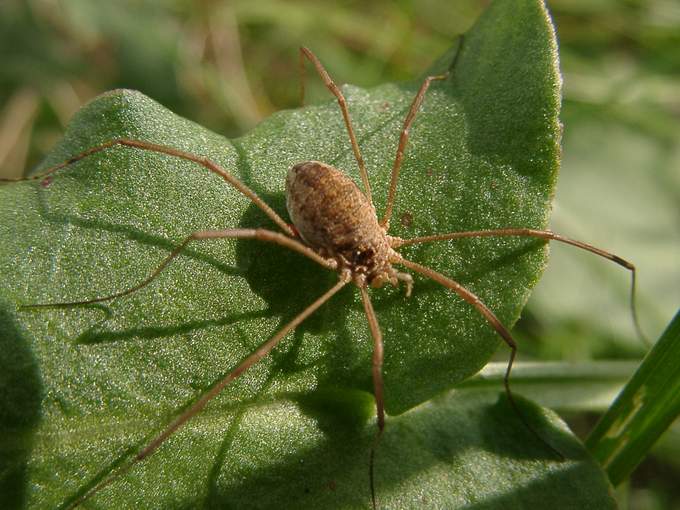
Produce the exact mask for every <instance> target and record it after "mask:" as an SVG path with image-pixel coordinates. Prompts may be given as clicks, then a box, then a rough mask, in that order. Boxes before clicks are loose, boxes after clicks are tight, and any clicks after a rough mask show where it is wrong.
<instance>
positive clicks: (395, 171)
mask: <svg viewBox="0 0 680 510" xmlns="http://www.w3.org/2000/svg"><path fill="white" fill-rule="evenodd" d="M447 76H448V74H440V75H437V76H428V77H427V78H425V81H424V82H423V84H422V85H421V86H420V89H419V90H418V93H417V94H416V97H414V98H413V102H412V103H411V108H409V110H408V114H407V115H406V119H404V127H403V128H402V130H401V135H399V145H398V147H397V155H396V156H395V158H394V165H393V166H392V178H391V180H390V190H389V194H388V195H387V205H386V207H385V216H383V219H382V221H381V222H380V225H381V226H382V227H383V228H385V230H389V228H390V219H391V218H392V208H393V206H394V198H395V196H396V194H397V181H398V180H399V171H400V170H401V162H402V160H403V159H404V151H405V150H406V144H407V143H408V137H409V132H410V130H411V124H413V120H414V119H415V118H416V115H417V114H418V110H419V109H420V105H422V104H423V99H425V93H426V92H427V89H429V88H430V84H431V83H432V82H433V81H434V80H443V79H445V78H446V77H447Z"/></svg>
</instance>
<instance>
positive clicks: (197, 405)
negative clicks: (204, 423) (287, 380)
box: [69, 275, 350, 508]
mask: <svg viewBox="0 0 680 510" xmlns="http://www.w3.org/2000/svg"><path fill="white" fill-rule="evenodd" d="M349 281H350V279H349V277H348V276H347V275H342V276H341V277H340V280H339V281H338V283H336V284H335V285H334V286H333V287H331V288H330V289H329V290H328V291H327V292H326V293H325V294H324V295H322V296H321V297H319V298H318V299H317V300H316V301H314V302H313V303H312V304H311V305H309V306H308V307H307V308H305V309H304V310H303V311H302V312H301V313H300V314H299V315H298V316H297V317H295V318H294V319H293V320H292V321H290V322H289V323H288V324H286V325H285V326H284V327H283V328H281V329H280V330H279V331H278V332H277V333H276V334H275V335H274V336H273V337H271V338H270V339H269V340H267V341H266V342H265V343H263V344H262V345H261V346H260V347H258V348H257V350H256V351H254V352H253V353H252V354H250V355H249V356H248V357H246V358H245V359H244V360H243V361H241V363H240V364H239V365H238V366H237V367H236V368H235V369H234V370H232V371H231V372H229V373H228V374H227V375H226V376H225V377H224V378H223V379H221V380H220V381H218V382H217V383H215V385H213V386H212V387H211V388H210V389H209V390H208V391H206V392H205V393H204V394H203V395H201V397H200V398H199V399H198V400H197V401H196V402H194V404H192V405H191V407H189V408H188V409H187V410H186V411H184V412H183V413H182V414H181V415H180V416H178V417H177V418H175V419H174V420H173V421H172V422H171V423H170V425H168V426H167V427H166V428H165V429H164V430H163V431H162V432H161V433H160V434H158V435H157V436H156V437H155V438H154V439H153V440H151V441H150V442H149V444H147V445H146V446H145V447H144V448H142V449H141V450H140V451H139V452H138V453H137V455H135V456H134V457H133V458H132V459H131V460H130V461H129V462H127V463H126V464H124V465H122V466H121V467H120V468H119V469H118V470H117V471H116V472H114V473H113V474H112V475H111V476H109V477H107V478H105V479H103V480H102V481H100V482H99V483H98V484H96V485H95V486H94V487H92V488H91V489H89V490H88V491H87V492H85V494H83V495H82V496H81V497H80V498H78V499H77V500H76V501H74V502H73V503H72V504H71V505H70V506H69V508H75V507H76V506H78V505H80V504H81V503H83V502H84V501H85V500H87V499H89V498H91V497H92V496H94V495H95V494H96V493H97V492H99V491H100V490H101V489H103V488H104V487H106V486H107V485H109V484H111V483H112V482H113V481H115V480H116V479H117V478H119V477H120V476H122V475H124V474H125V473H127V472H128V471H129V470H130V469H131V468H132V467H134V466H135V464H137V463H139V462H141V461H142V460H144V459H145V458H146V457H148V456H149V455H151V454H152V453H153V452H154V451H156V449H158V447H159V446H160V445H161V444H163V443H164V442H165V440H166V439H168V438H169V437H170V436H171V435H172V434H174V433H175V432H176V431H177V430H178V429H179V428H180V427H181V426H182V425H184V424H185V423H186V422H187V421H189V420H190V419H191V418H193V417H194V416H195V415H196V414H198V413H199V412H200V411H201V410H202V409H203V408H204V407H205V406H206V404H207V403H208V402H210V401H211V400H212V399H213V398H215V397H216V396H217V395H219V394H220V393H221V392H222V390H223V389H224V388H225V387H226V386H227V385H229V383H231V382H232V381H233V380H234V379H236V378H237V377H239V376H240V375H241V374H243V373H244V372H245V371H246V370H248V369H249V368H250V367H252V366H253V365H254V364H255V363H257V362H258V361H260V360H261V359H262V358H264V357H265V356H266V355H267V354H269V353H270V352H271V350H272V349H273V348H274V347H276V345H277V344H278V343H279V342H280V341H281V340H282V339H283V338H284V337H285V336H286V335H287V334H288V333H290V332H291V331H292V330H293V329H295V328H296V327H297V326H298V325H300V323H302V321H304V320H305V319H306V318H307V317H309V316H310V315H311V314H312V313H314V312H315V311H316V310H317V309H318V308H319V307H320V306H321V305H323V304H324V303H325V302H326V301H328V300H329V299H330V298H331V297H333V295H334V294H336V293H337V292H338V291H339V290H340V289H342V288H343V287H344V286H345V285H347V283H348V282H349Z"/></svg>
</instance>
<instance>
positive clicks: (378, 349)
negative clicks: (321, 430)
mask: <svg viewBox="0 0 680 510" xmlns="http://www.w3.org/2000/svg"><path fill="white" fill-rule="evenodd" d="M359 290H361V300H362V301H363V303H364V311H365V312H366V319H368V328H369V329H370V330H371V336H372V337H373V394H374V395H375V407H376V411H377V415H378V432H377V433H376V435H375V439H374V440H373V444H372V445H371V455H370V459H369V465H368V466H369V467H368V476H369V480H370V485H371V501H372V503H373V508H374V510H375V508H377V505H376V499H375V480H374V465H375V451H376V449H377V448H378V443H379V442H380V438H381V437H382V434H383V431H384V430H385V401H384V399H383V387H384V386H383V377H382V365H383V358H384V348H383V339H382V332H381V331H380V326H379V325H378V318H377V317H376V316H375V310H373V303H371V298H370V296H369V295H368V291H367V290H366V287H359Z"/></svg>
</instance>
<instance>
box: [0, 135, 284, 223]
mask: <svg viewBox="0 0 680 510" xmlns="http://www.w3.org/2000/svg"><path fill="white" fill-rule="evenodd" d="M116 145H120V146H122V147H131V148H135V149H141V150H146V151H150V152H157V153H160V154H167V155H168V156H174V157H177V158H180V159H184V160H187V161H193V162H194V163H198V164H199V165H201V166H203V167H205V168H207V169H208V170H210V171H211V172H213V173H214V174H217V175H219V176H220V177H222V178H223V179H224V180H225V181H227V182H228V183H229V184H231V185H232V186H233V187H234V188H236V189H237V190H238V191H240V192H241V193H242V194H243V195H245V196H246V197H248V198H249V199H250V200H252V201H253V203H254V204H255V205H256V206H257V207H259V208H260V209H261V210H262V211H263V212H264V213H265V214H266V215H267V216H269V218H271V220H272V221H273V222H274V223H276V224H277V225H278V226H279V227H280V228H281V230H283V231H284V232H285V233H286V234H288V235H289V236H291V237H295V233H294V232H293V229H291V228H290V226H289V225H288V224H287V223H286V222H285V221H283V219H281V216H279V215H278V214H276V212H274V210H273V209H272V208H271V207H269V206H268V205H267V204H266V203H265V202H264V201H263V200H262V199H261V198H260V197H259V196H257V194H256V193H255V192H254V191H253V190H251V189H250V188H249V187H248V186H246V185H245V184H244V183H243V182H241V181H240V180H238V179H237V178H236V177H234V176H233V175H231V174H230V173H229V172H227V171H226V170H225V169H224V168H222V167H221V166H219V165H218V164H216V163H213V162H212V161H211V160H209V159H207V158H203V157H201V156H197V155H195V154H191V153H189V152H184V151H181V150H178V149H174V148H172V147H166V146H165V145H159V144H156V143H151V142H143V141H140V140H131V139H129V138H118V139H116V140H110V141H108V142H105V143H102V144H101V145H96V146H95V147H91V148H89V149H87V150H85V151H83V152H81V153H80V154H77V155H76V156H73V157H71V158H69V159H67V160H66V161H64V162H63V163H60V164H58V165H55V166H53V167H50V168H48V169H47V170H45V171H43V172H40V173H39V174H36V175H33V176H30V177H19V178H15V179H4V178H2V179H0V181H2V182H16V181H31V180H38V179H44V178H45V177H48V176H49V175H51V174H52V173H54V172H56V171H57V170H61V169H62V168H64V167H67V166H69V165H71V164H73V163H75V162H76V161H80V160H81V159H85V158H86V157H88V156H91V155H93V154H96V153H97V152H101V151H103V150H106V149H109V148H111V147H114V146H116Z"/></svg>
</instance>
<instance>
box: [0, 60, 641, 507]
mask: <svg viewBox="0 0 680 510" xmlns="http://www.w3.org/2000/svg"><path fill="white" fill-rule="evenodd" d="M305 58H307V59H309V61H310V62H311V63H312V64H313V65H314V67H315V68H316V70H317V72H318V73H319V75H320V77H321V79H322V80H323V82H324V84H325V85H326V87H327V88H328V89H329V90H330V92H331V93H333V95H335V97H336V98H337V100H338V104H339V105H340V110H341V112H342V116H343V119H344V123H345V126H346V128H347V132H348V134H349V139H350V142H351V146H352V150H353V152H354V157H355V159H356V161H357V164H358V166H359V171H360V175H361V180H362V183H363V187H364V192H362V191H361V190H360V189H359V188H358V187H357V185H356V184H355V183H354V181H352V180H351V179H350V178H349V177H348V176H346V175H345V174H344V173H342V172H341V171H340V170H338V169H336V168H333V167H332V166H330V165H327V164H325V163H322V162H319V161H305V162H302V163H298V164H296V165H295V166H293V167H292V168H291V169H290V170H289V171H288V175H287V178H286V207H287V209H288V213H289V215H290V218H291V220H292V222H293V224H292V225H289V224H287V223H286V222H285V221H284V220H283V219H282V218H281V217H280V216H279V215H278V214H277V213H276V212H274V210H273V209H272V208H271V207H269V206H268V205H267V204H266V203H265V202H263V201H262V199H260V198H259V197H258V196H257V195H256V194H255V192H253V191H252V190H251V189H250V188H249V187H248V186H246V185H245V184H244V183H243V182H241V181H239V180H238V179H237V178H236V177H234V176H232V175H231V174H230V173H228V172H227V171H226V170H225V169H223V168H221V167H220V166H219V165H217V164H215V163H213V162H212V161H210V160H208V159H206V158H203V157H200V156H197V155H194V154H190V153H187V152H183V151H180V150H177V149H174V148H171V147H166V146H162V145H157V144H154V143H150V142H144V141H139V140H130V139H116V140H111V141H109V142H106V143H103V144H101V145H98V146H95V147H92V148H90V149H88V150H86V151H84V152H82V153H80V154H78V155H76V156H73V157H72V158H70V159H69V160H67V161H65V162H63V163H61V164H59V165H56V166H53V167H51V168H49V169H47V170H45V171H44V172H42V173H40V174H38V175H35V176H31V177H27V178H22V179H2V180H4V181H10V180H12V181H17V180H31V179H45V178H47V176H49V175H50V174H52V173H54V172H56V171H57V170H60V169H62V168H64V167H66V166H69V165H71V164H73V163H75V162H77V161H80V160H82V159H84V158H86V157H88V156H91V155H92V154H95V153H97V152H101V151H103V150H106V149H108V148H111V147H114V146H117V145H119V146H123V147H129V148H136V149H140V150H145V151H152V152H157V153H163V154H167V155H170V156H175V157H177V158H181V159H184V160H188V161H192V162H195V163H197V164H199V165H201V166H203V167H205V168H206V169H208V170H210V171H211V172H213V173H215V174H217V175H219V176H220V177H222V178H223V179H224V180H225V181H227V183H229V184H230V185H231V186H233V187H234V188H236V190H238V191H239V192H241V193H242V194H243V195H245V196H246V197H248V198H249V199H250V200H251V201H252V202H253V203H254V204H255V205H256V206H257V207H259V208H260V209H261V210H262V211H263V212H264V213H265V214H266V215H267V216H268V217H269V218H271V219H272V221H274V223H275V224H276V225H277V226H278V227H279V228H280V229H281V230H282V232H274V231H271V230H265V229H260V228H257V229H247V228H238V229H225V230H203V231H198V232H194V233H192V234H191V235H190V236H188V237H187V238H186V239H185V240H184V241H183V242H182V243H181V244H180V245H179V246H177V247H176V248H175V249H174V250H173V251H172V252H171V253H170V254H169V255H168V256H167V257H166V258H165V260H163V262H162V263H161V264H160V265H159V266H158V267H157V268H156V269H155V270H154V271H153V273H151V275H150V276H148V277H147V278H146V279H145V280H143V281H142V282H141V283H139V284H137V285H135V286H133V287H131V288H128V289H126V290H123V291H121V292H117V293H115V294H111V295H109V296H105V297H99V298H95V299H88V300H84V301H73V302H64V303H46V304H35V305H27V307H30V308H36V307H70V306H78V305H87V304H92V303H99V302H103V301H109V300H111V299H115V298H118V297H122V296H125V295H128V294H131V293H133V292H135V291H137V290H139V289H141V288H142V287H145V286H146V285H148V284H149V283H151V282H152V281H153V280H154V279H155V278H156V277H157V276H158V275H159V274H160V273H161V272H162V271H163V270H164V269H165V268H166V267H167V266H168V264H170V262H171V261H172V260H173V259H174V258H175V257H176V256H177V255H179V254H180V252H181V251H182V250H183V249H184V248H185V247H186V246H187V245H188V244H189V243H192V242H194V241H201V240H206V239H225V238H228V239H257V240H260V241H265V242H269V243H275V244H278V245H281V246H283V247H285V248H288V249H290V250H293V251H296V252H298V253H300V254H301V255H304V256H305V257H308V258H310V259H311V260H313V261H314V262H316V263H318V264H319V265H321V266H323V267H325V268H327V269H330V270H332V271H337V273H338V275H339V279H338V282H337V283H336V284H335V285H333V287H331V288H330V289H329V290H328V291H326V293H324V294H323V295H322V296H321V297H319V298H317V299H316V301H314V302H313V303H312V304H310V305H309V306H308V307H307V308H305V309H304V310H303V311H302V312H301V313H300V314H298V315H297V316H296V317H295V318H294V319H293V320H291V321H290V322H289V323H288V324H286V325H285V326H284V327H283V328H281V329H280V330H279V331H278V332H277V333H276V334H274V336H273V337H271V338H270V339H269V340H268V341H267V342H265V343H263V344H262V345H261V346H260V347H259V348H258V349H257V350H255V351H254V352H253V353H251V354H250V355H249V356H248V357H246V358H245V359H244V360H243V361H242V362H241V363H240V364H239V365H238V366H237V367H236V368H235V369H234V370H232V371H231V372H230V373H229V374H228V375H227V376H225V377H224V378H223V379H222V380H221V381H219V382H217V383H216V384H215V385H214V386H212V387H211V388H210V389H209V390H208V391H207V392H206V393H204V394H203V395H202V396H201V398H200V399H198V400H197V401H196V402H195V403H194V404H193V405H192V406H191V407H189V408H188V409H187V410H186V411H185V412H184V413H182V414H181V415H180V416H179V417H177V418H176V419H175V420H174V421H173V422H171V423H170V425H168V426H167V427H166V428H165V430H163V431H162V432H161V433H160V434H158V435H157V436H156V437H155V438H154V439H153V440H152V441H151V442H150V443H149V444H147V445H146V446H145V447H144V448H142V449H141V450H140V451H139V452H138V453H137V454H136V455H135V457H134V458H133V459H131V460H130V462H128V463H127V464H125V465H124V466H122V468H120V469H119V470H118V471H117V472H114V473H113V474H112V475H110V476H109V477H107V478H104V479H103V480H102V481H100V482H99V484H97V485H95V486H94V487H93V488H91V489H90V490H89V491H88V492H86V493H85V494H84V495H82V496H81V497H80V498H79V499H78V500H77V501H75V502H74V503H73V504H72V507H75V506H77V505H79V504H80V503H82V502H83V501H84V500H86V499H88V498H89V497H91V496H93V495H94V494H95V493H97V492H99V491H100V490H101V489H102V488H104V487H105V486H107V485H108V484H110V483H111V482H112V481H113V480H115V479H116V478H118V477H119V476H120V475H122V474H123V473H125V472H127V471H128V470H129V469H130V468H132V467H133V466H134V465H135V464H137V463H138V462H140V461H142V460H143V459H145V458H146V457H148V456H149V455H151V454H152V453H153V452H154V451H155V450H156V449H157V448H158V447H159V446H160V445H161V444H162V443H163V442H164V441H165V440H166V439H167V438H168V437H169V436H170V435H171V434H173V433H174V432H175V431H176V430H177V429H179V428H180V427H181V426H182V425H183V424H184V423H186V422H187V421H188V420H190V419H191V418H192V417H193V416H194V415H196V414H197V413H198V412H200V411H201V410H202V409H203V408H204V407H205V405H206V404H207V403H208V402H209V401H210V400H211V399H213V398H214V397H215V396H217V395H218V394H219V393H220V392H221V391H222V390H223V389H224V388H225V387H226V386H227V385H228V384H229V383H230V382H231V381H233V380H234V379H236V378H237V377H238V376H240V375H241V374H243V373H244V372H245V371H246V370H248V368H250V367H251V366H252V365H253V364H255V363H257V362H258V361H259V360H260V359H262V358H263V357H265V356H266V355H267V354H269V352H270V351H271V350H272V349H273V348H274V347H275V346H276V345H277V344H278V343H279V342H280V341H281V340H282V339H283V338H284V337H285V336H286V335H287V334H288V333H290V332H291V331H292V330H294V329H295V328H296V327H297V326H298V325H299V324H300V323H301V322H302V321H304V320H305V319H306V318H307V317H309V316H310V315H311V314H312V313H314V312H315V311H316V310H317V309H318V308H319V307H320V306H321V305H323V304H324V303H325V302H326V301H328V300H329V299H330V298H331V297H332V296H333V295H335V294H336V293H337V292H338V291H339V290H340V289H342V288H343V287H344V286H345V285H347V284H348V283H350V282H351V283H353V284H354V285H356V287H357V288H358V289H359V292H360V294H361V300H362V302H363V307H364V311H365V314H366V319H367V321H368V327H369V330H370V333H371V336H372V338H373V367H372V374H373V389H374V394H375V402H376V410H377V425H378V431H377V433H376V438H375V440H374V442H373V446H372V447H371V452H370V474H369V478H370V488H371V499H372V503H373V507H374V508H375V507H376V497H375V487H374V476H373V465H374V457H375V450H376V446H377V443H378V440H379V438H380V437H381V435H382V433H383V430H384V428H385V410H384V401H383V380H382V363H383V340H382V332H381V330H380V326H379V325H378V320H377V318H376V315H375V311H374V309H373V305H372V304H371V299H370V297H369V294H368V292H367V288H368V287H369V286H370V287H373V288H379V287H382V286H384V285H385V284H391V285H393V286H399V282H404V284H405V285H406V296H409V295H410V293H411V289H412V286H413V279H412V277H411V275H410V274H408V273H405V272H400V271H397V270H396V269H395V268H394V265H399V266H403V267H405V268H407V269H410V270H412V271H414V272H416V273H420V274H421V275H423V276H426V277H427V278H430V279H432V280H434V281H436V282H437V283H439V284H441V285H443V286H444V287H446V288H447V289H450V290H452V291H453V292H455V293H456V294H457V295H458V296H460V297H461V298H462V299H464V300H465V301H467V302H468V303H470V304H471V305H472V306H474V307H475V308H476V309H477V310H478V311H479V312H480V313H481V314H482V315H483V316H484V318H485V319H486V320H487V321H488V323H489V324H490V326H491V327H493V328H494V329H495V330H496V332H497V333H498V334H499V335H500V336H501V338H502V339H503V340H504V341H505V343H506V344H507V345H508V347H509V348H510V359H509V361H508V366H507V368H506V370H505V375H504V378H503V383H504V386H505V391H506V393H507V395H508V399H509V401H510V403H511V405H512V406H513V408H514V409H515V411H516V413H517V415H518V416H519V418H520V419H521V420H522V422H523V423H524V425H525V426H526V427H527V428H528V429H529V430H530V431H531V432H532V433H533V434H534V435H535V436H536V437H538V439H539V440H541V441H542V442H543V443H544V444H546V445H547V446H548V447H549V448H550V449H551V450H553V452H554V453H555V454H556V455H558V456H559V457H561V455H560V453H559V452H557V451H556V450H554V448H552V447H551V446H550V445H549V444H547V443H546V442H545V441H544V440H543V439H542V438H541V437H540V436H539V435H538V433H537V432H536V431H535V430H534V429H533V428H532V427H531V426H530V425H529V423H528V422H527V421H526V420H525V418H524V417H523V415H522V413H521V412H520V411H519V408H518V407H517V405H516V403H515V401H514V399H513V396H512V392H511V390H510V384H509V380H510V372H511V370H512V365H513V362H514V360H515V355H516V353H517V343H516V342H515V340H514V339H513V337H512V335H511V334H510V332H509V331H508V329H507V328H506V327H505V326H504V325H503V324H502V323H501V322H500V321H499V319H498V318H497V317H496V316H495V314H494V313H493V312H492V311H491V310H490V309H489V308H488V307H487V306H486V305H485V304H484V303H483V302H482V301H481V300H480V299H479V298H478V297H477V296H476V295H475V294H473V293H472V292H470V291H469V290H467V289H466V288H465V287H463V286H462V285H460V284H459V283H458V282H456V281H454V280H452V279H450V278H448V277H446V276H444V275H443V274H440V273H438V272H436V271H434V270H432V269H430V268H428V267H425V266H422V265H420V264H417V263H416V262H413V261H410V260H407V259H405V258H403V257H402V256H401V255H400V254H399V253H398V252H397V251H396V249H397V248H400V247H402V246H407V245H411V244H421V243H428V242H434V241H445V240H453V239H461V238H465V237H492V236H523V237H535V238H540V239H544V240H554V241H560V242H563V243H566V244H570V245H572V246H576V247H578V248H581V249H584V250H587V251H590V252H592V253H594V254H596V255H599V256H601V257H604V258H606V259H609V260H611V261H613V262H615V263H617V264H619V265H621V266H623V267H624V268H626V269H628V270H630V271H631V276H632V286H631V307H632V313H633V320H634V323H635V326H636V329H637V331H638V333H639V334H640V335H641V336H642V334H641V332H640V328H639V325H638V321H637V316H636V313H635V303H634V295H635V266H634V265H633V264H631V263H630V262H628V261H626V260H624V259H622V258H620V257H618V256H616V255H614V254H612V253H609V252H606V251H604V250H601V249H599V248H596V247H594V246H591V245H589V244H586V243H583V242H580V241H576V240H573V239H569V238H567V237H564V236H561V235H559V234H556V233H554V232H551V231H548V230H535V229H530V228H504V229H498V230H478V231H470V232H454V233H446V234H435V235H430V236H424V237H416V238H412V239H400V238H398V237H393V236H390V235H389V234H388V232H389V226H390V219H391V217H392V211H393V205H394V200H395V198H396V190H397V181H398V179H399V171H400V168H401V164H402V160H403V157H404V151H405V149H406V145H407V142H408V138H409V129H410V127H411V125H412V124H413V120H414V118H415V117H416V114H417V112H418V110H419V108H420V106H421V104H422V102H423V99H424V97H425V93H426V92H427V90H428V88H429V87H430V84H431V83H432V82H433V81H435V80H442V79H445V78H446V77H447V75H438V76H428V77H427V78H426V79H425V81H424V82H423V84H422V85H421V86H420V89H419V90H418V93H417V94H416V96H415V98H414V99H413V102H412V103H411V107H410V109H409V111H408V114H407V115H406V119H405V120H404V125H403V128H402V130H401V135H400V138H399V145H398V148H397V154H396V157H395V159H394V165H393V167H392V176H391V180H390V187H389V193H388V197H387V205H386V208H385V213H384V216H383V218H382V220H380V221H379V220H378V217H377V214H376V211H375V208H374V206H373V200H372V195H371V186H370V183H369V178H368V172H367V171H366V167H365V164H364V160H363V158H362V156H361V151H360V150H359V145H358V143H357V139H356V136H355V134H354V129H353V128H352V123H351V120H350V116H349V111H348V109H347V104H346V102H345V98H344V96H343V95H342V92H341V91H340V89H339V88H338V87H337V85H336V84H335V83H334V82H333V80H332V79H331V77H330V76H329V74H328V73H327V72H326V70H325V68H324V67H323V65H322V64H321V62H320V61H319V60H318V58H317V57H316V56H315V55H314V54H313V53H312V52H311V51H310V50H309V49H307V48H304V47H303V48H300V66H301V69H302V72H304V63H305ZM302 92H303V95H304V77H303V87H302Z"/></svg>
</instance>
